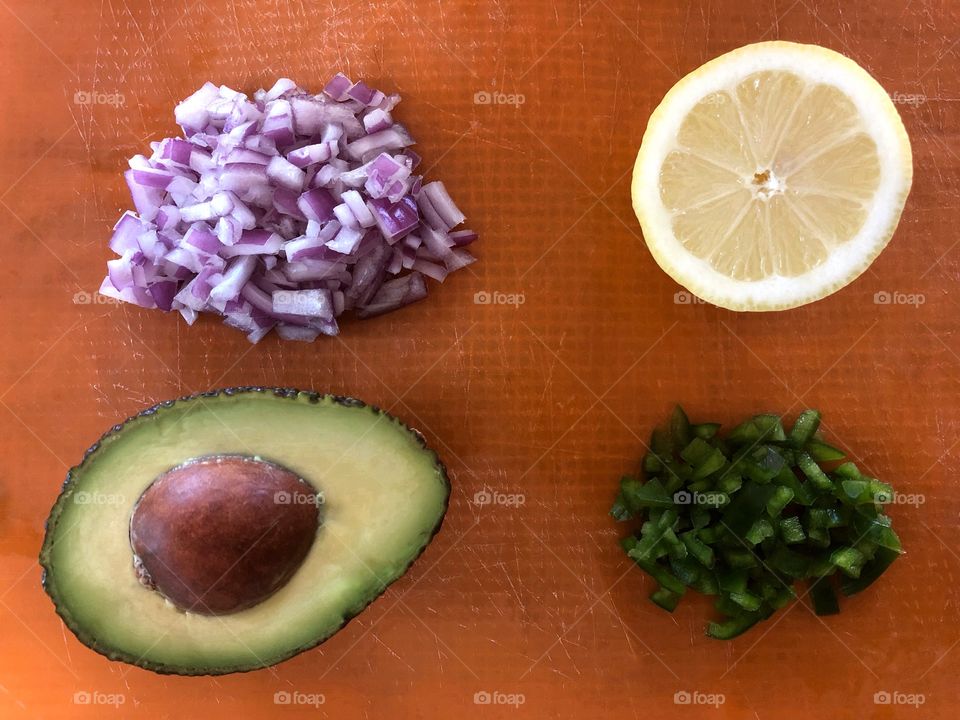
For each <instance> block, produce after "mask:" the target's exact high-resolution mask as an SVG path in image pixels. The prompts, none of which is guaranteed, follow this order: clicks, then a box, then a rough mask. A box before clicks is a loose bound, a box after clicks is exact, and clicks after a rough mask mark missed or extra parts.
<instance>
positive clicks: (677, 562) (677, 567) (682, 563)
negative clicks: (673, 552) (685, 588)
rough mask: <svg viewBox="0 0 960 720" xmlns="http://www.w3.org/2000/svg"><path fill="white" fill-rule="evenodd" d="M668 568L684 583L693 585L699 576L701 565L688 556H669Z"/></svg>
mask: <svg viewBox="0 0 960 720" xmlns="http://www.w3.org/2000/svg"><path fill="white" fill-rule="evenodd" d="M670 569H671V570H672V571H673V574H674V576H675V577H676V578H677V580H679V581H680V582H682V583H683V584H684V585H693V584H694V583H695V582H696V581H697V580H698V579H699V578H700V572H701V570H703V567H702V566H701V565H700V563H698V562H697V561H696V560H694V559H693V558H690V557H683V558H679V559H677V558H670Z"/></svg>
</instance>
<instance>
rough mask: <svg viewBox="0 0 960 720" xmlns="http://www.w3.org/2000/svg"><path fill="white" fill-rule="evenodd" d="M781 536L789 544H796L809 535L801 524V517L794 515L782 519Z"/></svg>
mask: <svg viewBox="0 0 960 720" xmlns="http://www.w3.org/2000/svg"><path fill="white" fill-rule="evenodd" d="M780 537H781V538H783V542H785V543H786V544H788V545H795V544H797V543H802V542H803V541H804V540H806V538H807V536H806V534H805V533H804V532H803V526H802V525H801V524H800V518H799V517H797V516H796V515H794V516H793V517H788V518H781V519H780Z"/></svg>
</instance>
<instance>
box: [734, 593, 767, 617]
mask: <svg viewBox="0 0 960 720" xmlns="http://www.w3.org/2000/svg"><path fill="white" fill-rule="evenodd" d="M729 597H730V600H732V601H733V602H735V603H736V604H737V605H738V606H739V607H741V608H743V609H744V610H747V611H750V612H753V611H756V610H759V609H760V602H761V600H760V598H758V597H757V596H756V595H753V594H751V593H748V592H733V593H730V596H729Z"/></svg>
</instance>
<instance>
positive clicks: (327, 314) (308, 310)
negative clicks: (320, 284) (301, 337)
mask: <svg viewBox="0 0 960 720" xmlns="http://www.w3.org/2000/svg"><path fill="white" fill-rule="evenodd" d="M272 299H273V312H274V313H278V314H285V315H302V316H304V317H310V318H324V319H326V320H333V297H332V296H331V294H330V291H329V290H321V289H316V290H277V291H276V292H274V293H273V296H272Z"/></svg>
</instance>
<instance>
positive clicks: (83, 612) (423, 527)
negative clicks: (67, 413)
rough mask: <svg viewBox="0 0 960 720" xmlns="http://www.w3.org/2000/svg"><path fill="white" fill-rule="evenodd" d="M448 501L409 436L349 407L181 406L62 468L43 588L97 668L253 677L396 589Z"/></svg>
mask: <svg viewBox="0 0 960 720" xmlns="http://www.w3.org/2000/svg"><path fill="white" fill-rule="evenodd" d="M298 489H302V490H303V493H302V497H303V498H304V500H303V501H298V500H296V499H291V498H296V497H298V495H300V493H298ZM449 490H450V486H449V482H448V480H447V475H446V471H445V469H444V466H443V464H442V463H441V462H440V460H439V459H438V458H437V455H436V454H435V453H434V452H433V451H432V450H430V449H429V448H428V447H427V446H426V444H425V442H424V440H423V438H422V436H421V435H420V434H419V433H417V432H416V431H414V430H411V429H410V428H408V427H407V426H406V425H404V424H403V423H401V422H400V421H399V420H396V419H395V418H393V417H391V416H390V415H388V414H387V413H385V412H383V411H381V410H379V409H378V408H375V407H371V406H367V405H364V404H363V403H362V402H359V401H357V400H353V399H350V398H343V397H337V396H329V395H327V396H321V395H317V394H316V393H308V392H302V391H298V390H290V389H280V388H230V389H226V390H221V391H214V392H209V393H203V394H200V395H194V396H190V397H184V398H181V399H179V400H174V401H168V402H164V403H161V404H159V405H157V406H155V407H152V408H150V409H148V410H145V411H143V412H142V413H140V414H139V415H137V416H135V417H133V418H130V419H129V420H127V421H126V422H124V423H122V424H120V425H117V426H115V427H114V428H112V429H111V430H110V431H109V432H107V433H106V434H105V435H104V436H103V437H102V438H101V439H100V441H99V442H98V443H97V444H96V445H94V446H93V447H92V448H90V449H89V450H88V451H87V453H86V455H85V456H84V459H83V461H82V462H81V463H80V465H78V466H77V467H74V468H73V469H71V470H70V472H69V473H68V475H67V480H66V482H65V484H64V487H63V491H62V492H61V494H60V497H59V498H58V499H57V502H56V504H55V505H54V507H53V510H52V511H51V513H50V517H49V519H48V520H47V530H46V537H45V539H44V543H43V548H42V550H41V553H40V563H41V565H42V566H43V569H44V573H43V585H44V588H45V589H46V591H47V593H48V594H49V595H50V597H51V598H52V599H53V602H54V604H55V606H56V609H57V612H58V613H59V614H60V616H61V617H62V618H63V620H64V622H65V623H66V624H67V626H68V627H69V628H70V629H71V630H72V631H73V632H74V633H75V634H76V636H77V637H78V638H79V639H80V640H81V641H82V642H83V643H85V644H86V645H88V646H89V647H90V648H92V649H93V650H96V651H97V652H99V653H101V654H103V655H106V656H107V657H109V658H111V659H114V660H122V661H124V662H128V663H133V664H135V665H139V666H140V667H143V668H146V669H149V670H153V671H155V672H161V673H176V674H182V675H204V674H209V675H219V674H223V673H229V672H241V671H247V670H255V669H258V668H263V667H267V666H269V665H273V664H274V663H277V662H280V661H282V660H285V659H287V658H289V657H291V656H293V655H296V654H297V653H299V652H302V651H304V650H307V649H309V648H311V647H314V646H315V645H317V644H318V643H320V642H322V641H323V640H325V639H327V638H329V637H330V636H331V635H333V634H334V633H335V632H337V630H339V629H340V628H341V627H343V625H344V624H345V623H346V622H347V621H348V620H349V619H350V618H352V617H353V616H355V615H357V614H358V613H359V612H360V611H361V610H363V608H364V607H366V606H367V605H368V604H369V603H370V602H371V601H372V600H373V599H374V598H376V597H377V596H378V595H380V593H382V592H383V591H384V590H385V589H386V587H387V586H388V585H389V584H390V583H391V582H393V581H394V580H396V579H397V578H399V577H400V576H401V575H403V573H404V572H405V571H406V570H407V568H408V567H409V566H410V564H411V563H412V562H413V561H414V560H415V559H416V558H417V556H418V555H419V554H420V553H421V552H422V551H423V549H424V548H425V547H426V545H427V544H428V543H429V542H430V540H431V538H432V537H433V535H434V534H435V533H436V532H437V530H438V529H439V527H440V523H441V522H442V519H443V515H444V513H445V512H446V508H447V501H448V497H449ZM310 498H313V500H311V499H310ZM314 502H315V503H316V504H315V506H314V508H313V509H312V510H306V509H304V507H303V505H305V504H309V503H314ZM320 503H322V505H321V504H320ZM135 548H136V550H135ZM221 591H222V592H221Z"/></svg>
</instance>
